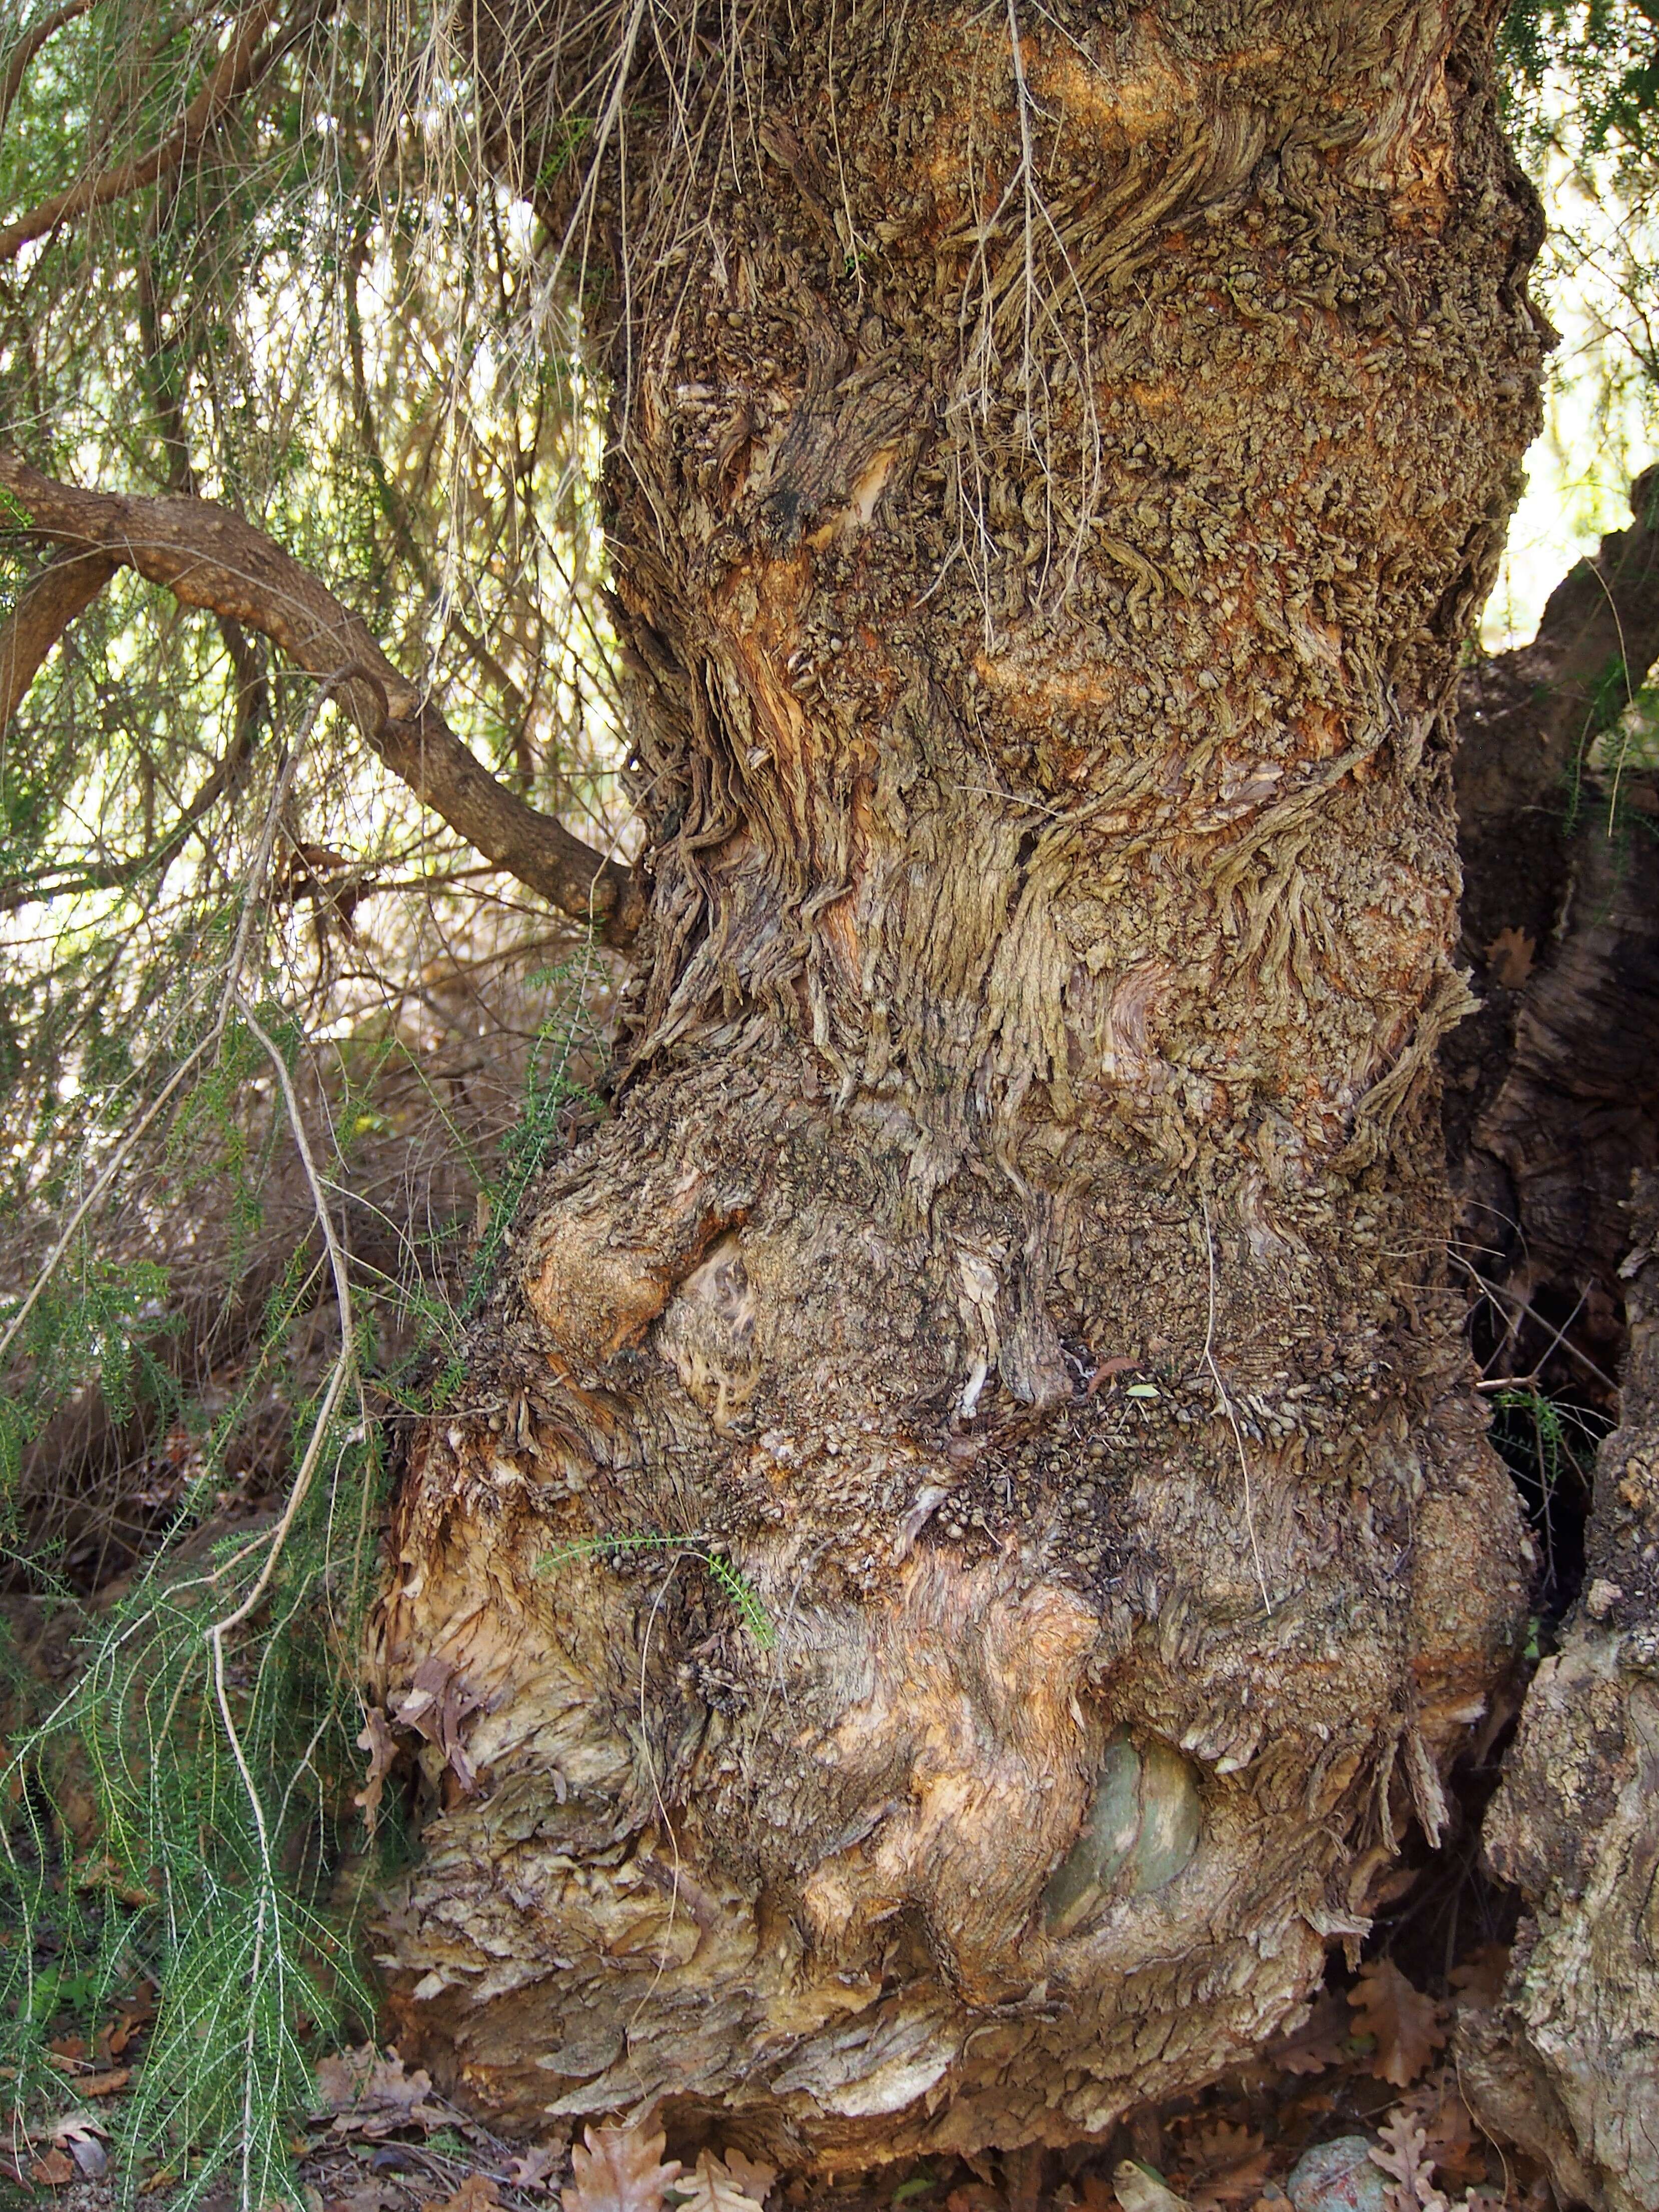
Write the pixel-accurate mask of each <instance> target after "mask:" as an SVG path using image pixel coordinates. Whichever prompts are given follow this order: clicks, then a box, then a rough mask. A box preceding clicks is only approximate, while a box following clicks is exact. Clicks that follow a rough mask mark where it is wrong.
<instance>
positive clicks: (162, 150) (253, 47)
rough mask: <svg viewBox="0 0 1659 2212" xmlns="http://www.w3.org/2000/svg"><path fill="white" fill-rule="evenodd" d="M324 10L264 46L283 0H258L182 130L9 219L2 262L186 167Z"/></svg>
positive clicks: (0, 241) (304, 14)
mask: <svg viewBox="0 0 1659 2212" xmlns="http://www.w3.org/2000/svg"><path fill="white" fill-rule="evenodd" d="M319 12H320V7H319V5H313V6H312V7H310V8H308V9H302V10H301V15H299V16H298V17H297V18H296V19H295V21H294V22H293V23H292V24H290V25H289V27H287V28H286V29H284V30H281V31H279V32H278V33H277V35H276V38H275V39H273V40H271V41H270V44H269V45H262V44H261V43H260V42H261V40H263V39H264V34H265V33H266V31H267V30H268V29H269V28H270V25H271V24H272V23H273V22H274V21H276V19H277V18H278V17H279V16H280V15H281V13H282V5H281V0H255V5H254V6H253V7H252V8H250V9H248V11H247V13H246V15H243V16H242V17H241V18H240V21H238V22H237V25H236V27H235V29H234V32H233V33H232V35H231V40H230V43H229V45H228V46H227V47H226V48H225V50H224V52H223V53H222V54H221V55H220V57H219V58H218V60H217V61H216V63H215V64H214V66H213V68H212V69H211V70H210V71H209V73H208V76H207V81H206V82H205V83H204V85H203V87H202V88H201V90H200V91H199V92H198V93H197V95H196V97H195V99H194V100H191V103H190V105H189V106H188V107H187V108H186V109H185V112H184V115H183V117H182V118H180V120H179V125H178V127H177V129H176V130H174V131H170V132H169V133H168V134H167V137H165V138H164V139H162V141H161V143H160V144H159V145H157V146H152V147H151V148H150V149H149V152H148V153H147V154H139V155H134V156H133V157H132V158H131V160H129V161H118V162H117V163H116V164H115V166H114V167H112V168H109V169H100V170H91V169H88V170H87V171H85V172H84V173H82V175H81V176H79V177H77V178H76V180H75V182H74V183H73V184H72V185H66V186H65V187H64V190H63V191H61V192H53V193H52V194H51V196H50V197H47V198H46V199H44V200H40V201H39V202H37V204H35V205H34V206H33V207H32V208H30V209H29V210H27V213H25V214H23V215H21V216H18V217H17V219H16V221H15V222H9V223H8V224H6V226H5V227H4V228H3V229H0V261H10V260H12V259H13V258H15V256H16V255H17V254H18V253H19V252H21V249H22V248H23V247H24V246H27V245H28V244H29V242H30V241H31V240H33V239H36V238H44V237H45V236H46V234H47V233H48V232H49V231H52V230H56V228H58V224H59V223H60V222H72V221H73V220H74V218H75V217H76V216H82V215H85V214H87V213H88V211H89V210H91V209H93V208H95V207H103V206H106V204H108V203H109V202H110V201H111V200H119V199H125V198H126V197H127V196H128V194H129V193H131V192H136V191H142V190H143V187H144V185H153V184H154V183H155V179H157V178H158V177H159V176H160V175H161V173H162V172H163V171H164V170H166V169H168V168H173V167H183V166H184V164H185V161H188V159H189V158H190V156H191V154H192V153H193V152H194V151H195V149H196V148H197V146H198V145H199V144H200V143H201V142H202V140H203V139H204V137H206V136H207V134H208V132H209V131H211V130H212V129H213V127H214V125H216V123H218V122H220V121H221V120H222V118H223V117H224V115H225V113H226V112H227V111H228V109H229V108H230V107H231V106H233V105H234V102H235V101H237V100H240V98H241V96H242V94H244V93H245V92H246V90H247V89H248V87H249V86H250V85H252V83H253V82H255V80H256V79H257V78H258V77H259V76H263V75H264V71H265V70H267V69H268V68H269V67H270V64H271V63H272V62H273V61H275V60H276V58H277V56H278V55H279V54H281V53H282V52H284V51H285V50H286V48H287V47H288V46H289V45H290V44H291V43H292V42H293V40H295V38H297V37H298V36H300V35H301V32H302V31H303V30H304V28H305V27H306V25H307V22H310V21H315V19H316V17H317V15H319ZM48 20H50V19H48Z"/></svg>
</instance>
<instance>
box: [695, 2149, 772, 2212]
mask: <svg viewBox="0 0 1659 2212" xmlns="http://www.w3.org/2000/svg"><path fill="white" fill-rule="evenodd" d="M777 2178H778V2175H777V2168H776V2167H775V2166H763V2165H762V2164H761V2163H760V2162H759V2161H758V2160H752V2159H747V2158H745V2157H744V2154H743V2153H742V2152H741V2151H740V2150H729V2151H727V2153H726V2156H725V2157H724V2158H723V2159H720V2158H716V2157H715V2156H714V2153H713V2152H712V2151H703V2152H702V2153H701V2154H699V2156H698V2159H697V2164H696V2172H693V2173H690V2174H688V2175H685V2176H683V2177H682V2179H680V2180H679V2181H678V2182H677V2183H676V2184H675V2191H674V2193H675V2195H676V2196H677V2197H679V2199H680V2212H761V2207H762V2206H763V2204H764V2203H765V2202H766V2192H767V2191H768V2190H769V2188H770V2187H771V2186H772V2184H773V2183H774V2182H775V2180H776V2179H777Z"/></svg>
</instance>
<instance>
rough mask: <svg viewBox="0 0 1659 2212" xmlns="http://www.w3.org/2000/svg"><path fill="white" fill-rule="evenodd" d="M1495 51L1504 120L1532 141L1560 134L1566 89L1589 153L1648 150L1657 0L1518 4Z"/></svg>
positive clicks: (1656, 85) (1655, 87) (1658, 42)
mask: <svg viewBox="0 0 1659 2212" xmlns="http://www.w3.org/2000/svg"><path fill="white" fill-rule="evenodd" d="M1498 60H1499V64H1500V67H1501V68H1502V70H1503V72H1504V85H1505V91H1506V96H1507V106H1508V112H1509V119H1510V122H1511V124H1512V125H1520V126H1521V127H1522V128H1523V129H1525V130H1526V131H1528V134H1529V136H1530V137H1532V138H1533V139H1534V141H1536V140H1537V139H1538V138H1539V137H1547V136H1549V135H1550V134H1551V132H1552V131H1555V130H1559V123H1560V110H1561V106H1562V104H1563V102H1562V94H1563V92H1564V91H1565V94H1566V97H1567V100H1568V101H1570V103H1571V107H1572V109H1573V111H1574V115H1573V119H1574V121H1575V123H1576V124H1577V126H1578V127H1579V128H1580V129H1581V130H1582V131H1583V143H1584V146H1585V149H1586V150H1587V151H1588V152H1589V153H1591V154H1600V153H1603V152H1607V151H1608V150H1610V149H1611V150H1614V151H1622V152H1625V153H1627V154H1633V155H1649V154H1650V153H1651V152H1652V151H1653V149H1654V136H1653V133H1654V109H1655V101H1656V99H1659V5H1656V4H1655V0H1516V5H1514V6H1512V7H1511V8H1510V11H1509V13H1508V15H1506V16H1505V17H1504V23H1503V26H1502V27H1501V29H1500V31H1499V33H1498Z"/></svg>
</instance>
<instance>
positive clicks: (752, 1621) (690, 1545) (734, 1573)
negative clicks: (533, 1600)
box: [536, 1530, 777, 1651]
mask: <svg viewBox="0 0 1659 2212" xmlns="http://www.w3.org/2000/svg"><path fill="white" fill-rule="evenodd" d="M641 1553H645V1554H655V1553H661V1554H662V1555H663V1556H664V1557H665V1558H666V1559H682V1558H683V1559H696V1561H697V1562H698V1564H699V1565H701V1566H702V1567H703V1568H704V1569H706V1571H707V1572H708V1578H709V1580H710V1581H711V1582H712V1583H714V1586H715V1588H716V1589H718V1590H719V1591H720V1594H721V1595H722V1596H724V1597H725V1598H726V1601H728V1603H729V1604H730V1605H731V1606H732V1607H733V1608H734V1610H735V1611H736V1613H738V1618H739V1619H740V1620H742V1622H743V1625H744V1627H745V1628H746V1629H747V1630H748V1631H749V1632H750V1635H751V1636H752V1637H753V1638H754V1639H755V1641H756V1643H757V1644H759V1646H760V1648H761V1650H763V1651H770V1650H772V1649H773V1647H774V1646H775V1644H776V1642H777V1632H776V1631H775V1629H774V1627H773V1626H772V1618H771V1615H770V1614H769V1613H768V1612H767V1610H766V1607H765V1606H764V1605H763V1603H762V1602H761V1599H760V1595H759V1593H758V1592H757V1590H756V1589H754V1588H753V1587H752V1585H751V1584H750V1583H748V1582H746V1581H745V1580H744V1577H743V1576H742V1575H741V1574H740V1573H739V1572H738V1569H737V1568H736V1567H734V1566H733V1565H732V1562H731V1561H730V1559H726V1557H725V1555H724V1554H723V1553H721V1552H720V1551H718V1550H716V1549H715V1548H714V1540H713V1539H711V1538H709V1537H708V1536H695V1535H694V1536H671V1535H665V1534H661V1533H659V1532H657V1531H654V1530H652V1531H647V1532H646V1533H645V1534H641V1535H610V1536H584V1537H580V1538H578V1539H577V1540H576V1541H574V1543H569V1544H561V1545H560V1546H559V1547H558V1548H557V1550H556V1551H552V1552H544V1553H543V1554H542V1555H541V1557H540V1558H539V1559H538V1560H537V1562H536V1571H537V1572H538V1574H551V1573H553V1572H554V1571H556V1569H557V1568H559V1567H561V1566H562V1565H564V1564H565V1563H566V1562H567V1561H568V1560H571V1559H606V1558H611V1557H613V1556H617V1557H623V1556H627V1555H629V1554H635V1555H637V1554H641Z"/></svg>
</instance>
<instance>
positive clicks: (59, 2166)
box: [29, 2150, 79, 2189]
mask: <svg viewBox="0 0 1659 2212" xmlns="http://www.w3.org/2000/svg"><path fill="white" fill-rule="evenodd" d="M78 2172H79V2169H78V2167H77V2166H76V2163H75V2160H73V2159H72V2158H69V2157H66V2156H65V2154H64V2153H63V2152H62V2151H61V2150H49V2151H48V2152H47V2153H46V2156H45V2157H44V2158H37V2159H36V2160H35V2161H34V2163H33V2165H32V2166H30V2168H29V2179H30V2180H31V2181H43V2182H45V2184H46V2186H47V2188H48V2189H61V2188H62V2187H63V2185H64V2183H65V2182H66V2181H73V2180H75V2179H76V2178H77V2175H78Z"/></svg>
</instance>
